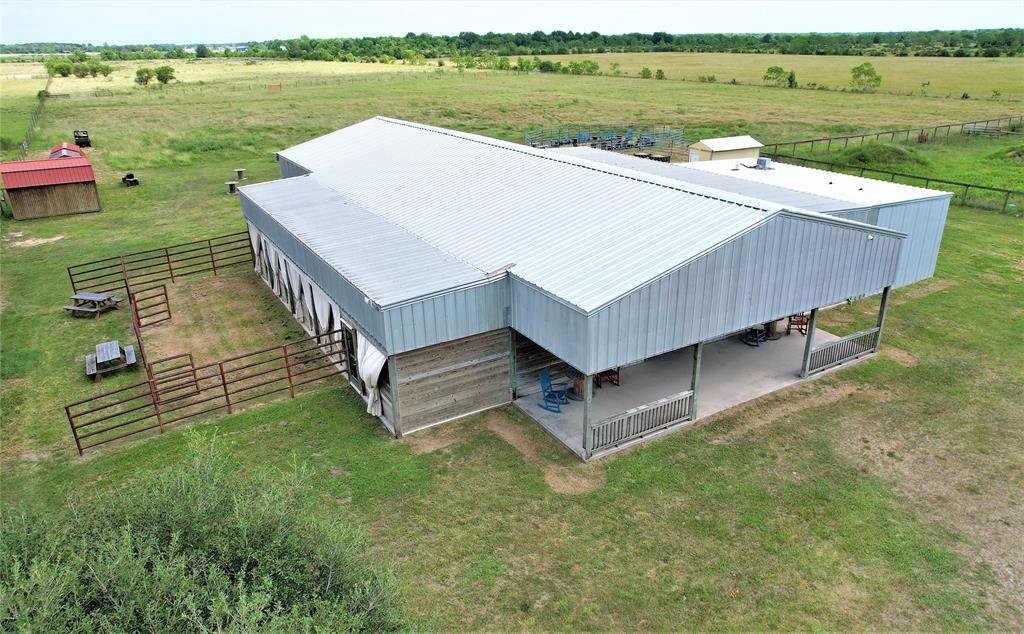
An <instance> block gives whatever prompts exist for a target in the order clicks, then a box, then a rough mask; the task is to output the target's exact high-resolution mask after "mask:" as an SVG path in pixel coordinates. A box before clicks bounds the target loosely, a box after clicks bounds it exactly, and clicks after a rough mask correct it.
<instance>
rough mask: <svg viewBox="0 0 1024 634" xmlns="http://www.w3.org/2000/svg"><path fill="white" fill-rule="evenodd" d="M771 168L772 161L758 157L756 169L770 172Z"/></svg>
mask: <svg viewBox="0 0 1024 634" xmlns="http://www.w3.org/2000/svg"><path fill="white" fill-rule="evenodd" d="M771 168H772V160H771V159H770V158H767V157H764V156H760V157H758V159H757V169H759V170H770V169H771Z"/></svg>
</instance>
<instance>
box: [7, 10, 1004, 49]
mask: <svg viewBox="0 0 1024 634" xmlns="http://www.w3.org/2000/svg"><path fill="white" fill-rule="evenodd" d="M1022 24H1024V0H974V1H952V0H921V1H898V0H891V1H869V0H859V1H847V0H808V1H793V0H781V1H770V0H765V1H757V0H727V1H719V2H710V1H703V0H694V1H690V2H686V1H678V0H677V1H675V2H668V1H665V2H630V1H628V0H618V1H617V2H606V1H604V0H586V1H577V2H566V1H558V0H542V1H533V0H517V1H514V2H513V1H503V0H500V1H493V2H450V1H445V2H427V1H422V2H415V1H408V0H404V1H403V0H392V1H377V2H339V1H333V0H293V1H285V0H244V1H243V0H231V1H228V2H224V1H217V0H206V1H195V0H99V1H89V0H0V42H3V43H4V44H14V43H21V42H80V43H92V44H101V43H104V42H106V43H110V44H140V43H178V44H196V43H203V42H205V43H229V42H247V41H253V40H268V39H273V38H289V37H297V36H299V35H308V36H310V37H359V36H371V35H404V34H406V33H408V32H409V31H412V32H415V33H422V32H427V33H431V34H434V35H449V34H457V33H459V32H460V31H475V32H477V33H486V32H487V31H494V32H516V31H522V32H532V31H537V30H540V31H552V30H562V31H570V30H571V31H599V32H601V33H628V32H635V31H638V32H644V33H650V32H652V31H667V32H669V33H764V32H766V31H769V32H789V33H796V32H809V31H818V32H829V31H904V30H920V31H924V30H929V29H976V28H995V27H1011V26H1012V27H1019V26H1022Z"/></svg>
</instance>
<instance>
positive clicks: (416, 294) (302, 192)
mask: <svg viewBox="0 0 1024 634" xmlns="http://www.w3.org/2000/svg"><path fill="white" fill-rule="evenodd" d="M279 160H280V162H281V169H282V173H283V175H284V176H286V178H283V179H281V180H278V181H272V182H267V183H260V184H255V185H248V186H245V187H242V188H240V192H241V202H242V210H243V213H244V215H245V218H246V221H247V223H248V226H249V232H250V237H251V239H252V243H253V250H254V252H255V254H256V260H257V264H256V269H257V271H258V272H259V273H260V274H261V275H262V276H263V277H264V279H265V280H266V281H267V283H268V284H269V285H270V286H271V287H272V288H273V289H274V291H275V292H276V293H277V294H278V296H279V297H280V298H281V300H282V301H283V302H284V303H285V305H286V306H288V307H289V310H291V311H292V313H293V314H294V315H295V316H296V318H297V319H298V320H299V321H300V322H301V323H303V325H304V326H305V327H306V328H307V329H308V330H309V331H310V332H314V333H327V332H331V331H334V330H336V329H339V328H341V329H342V334H340V335H337V336H335V340H334V341H331V342H325V345H332V346H339V347H340V348H341V349H342V350H343V351H344V356H345V358H346V365H347V370H348V371H349V378H350V381H351V382H352V385H353V387H354V388H355V389H356V390H357V391H358V392H359V393H360V394H362V395H363V397H364V398H365V400H366V402H367V410H368V411H369V412H371V413H373V414H375V415H377V416H379V417H380V418H381V420H382V421H383V422H384V424H385V425H386V426H387V427H388V429H390V430H391V431H392V433H394V434H396V435H402V434H407V433H410V432H413V431H416V430H419V429H423V428H425V427H428V426H431V425H436V424H439V423H443V422H446V421H449V420H453V419H455V418H459V417H462V416H465V415H467V414H470V413H473V412H477V411H481V410H484V409H488V408H491V407H495V406H498V405H502V404H506V403H515V404H516V405H518V406H520V407H521V408H522V409H523V411H525V412H526V413H528V414H529V415H531V416H532V417H533V418H534V419H535V420H537V422H538V423H540V424H541V425H542V426H543V427H544V428H545V429H546V430H547V431H549V432H550V433H551V434H552V435H553V436H555V437H556V438H558V439H559V440H560V441H562V442H563V443H564V444H565V445H566V446H567V447H568V448H569V449H570V450H571V451H573V452H574V453H576V454H577V455H578V456H579V457H581V458H582V459H584V460H586V459H589V458H592V457H595V456H600V455H604V454H606V453H609V452H612V451H615V450H617V449H620V448H622V447H625V446H628V445H630V444H632V443H635V442H639V441H641V440H644V439H647V438H651V437H653V436H657V435H660V434H663V433H667V432H668V431H671V430H673V429H676V428H678V427H680V426H684V425H686V424H688V423H690V422H692V421H693V420H694V419H695V418H696V417H697V413H698V402H700V403H701V404H700V406H699V411H700V412H701V413H702V414H706V413H708V412H709V411H714V408H718V409H721V407H722V406H728V405H729V404H730V401H732V402H740V401H742V400H747V399H748V398H753V397H756V396H757V395H758V394H763V393H765V392H766V391H771V390H773V389H778V387H779V386H780V385H784V384H786V382H787V381H788V382H793V381H796V380H798V379H799V377H801V376H808V375H810V374H813V373H816V372H820V371H823V370H825V369H828V368H830V367H833V366H835V365H837V364H839V363H843V362H845V361H848V360H851V359H854V358H857V357H860V356H863V355H865V354H869V353H871V352H873V351H875V350H876V349H877V347H878V344H879V340H880V337H881V333H882V327H883V319H884V315H885V306H886V300H887V298H888V290H889V288H891V287H892V285H893V284H894V281H895V279H896V272H897V265H898V262H899V259H900V252H901V247H902V245H903V242H904V239H905V234H904V233H902V232H899V231H894V230H891V229H888V228H884V227H879V226H875V225H871V224H866V223H862V222H857V221H854V220H850V219H847V218H842V217H836V216H832V215H827V214H823V213H819V212H816V211H810V210H807V209H803V208H800V207H796V206H789V205H785V204H779V203H775V202H766V201H764V200H761V199H758V198H753V197H747V196H743V195H740V194H736V193H731V192H727V191H724V190H722V189H716V188H712V187H707V186H702V185H696V184H689V183H683V182H681V181H679V180H677V179H673V178H666V177H664V176H660V175H656V174H650V173H644V172H642V171H638V170H635V169H629V168H624V167H619V166H615V165H608V164H606V163H601V162H597V161H594V160H590V159H587V158H579V157H576V156H571V155H564V154H556V153H552V152H550V151H546V150H537V149H533V148H530V147H526V146H522V145H516V144H513V143H507V142H504V141H500V140H495V139H491V138H486V137H481V136H476V135H472V134H466V133H462V132H456V131H452V130H446V129H443V128H436V127H431V126H426V125H420V124H415V123H409V122H405V121H399V120H395V119H388V118H383V117H376V118H374V119H370V120H367V121H364V122H362V123H358V124H355V125H352V126H349V127H347V128H344V129H342V130H338V131H336V132H333V133H331V134H327V135H325V136H322V137H319V138H317V139H313V140H311V141H309V142H306V143H303V144H300V145H298V146H295V147H293V148H289V149H287V150H284V151H282V152H281V153H280V154H279ZM288 176H290V177H288ZM879 291H881V292H882V301H881V306H880V309H879V318H878V323H877V325H876V326H875V327H873V328H870V329H867V330H865V331H863V332H859V333H855V334H853V335H850V336H848V337H843V338H835V337H832V336H831V335H828V334H827V333H821V332H820V331H817V330H816V329H815V323H814V322H815V318H816V315H817V310H818V308H819V307H822V306H828V305H831V304H834V303H836V302H840V301H843V300H845V299H847V298H851V297H857V296H862V295H868V294H872V293H876V292H879ZM790 316H794V317H796V319H795V320H794V323H795V324H796V326H795V327H796V328H798V329H802V330H803V331H804V332H806V337H800V336H799V335H795V336H790V337H784V336H781V335H780V336H779V337H778V341H770V342H768V341H766V339H765V337H764V334H765V332H767V331H768V330H770V329H769V326H770V325H771V324H774V323H775V322H777V321H778V320H784V319H786V318H787V317H790ZM800 324H803V325H802V327H801V325H800ZM751 335H752V336H753V346H745V345H742V344H741V343H739V342H738V341H737V338H736V337H737V336H743V337H748V336H751ZM747 341H748V343H749V342H750V340H749V339H747ZM760 342H765V343H763V344H761V343H760ZM755 346H756V347H755ZM545 369H546V370H547V373H546V374H548V375H550V377H552V378H553V380H554V381H556V382H566V383H571V384H572V385H573V388H574V389H573V390H572V393H571V394H568V395H562V396H561V397H560V398H559V399H558V400H557V403H548V405H549V407H551V410H549V409H543V408H541V407H539V405H540V404H541V403H543V402H544V400H543V398H542V395H541V391H542V390H541V385H540V382H541V377H540V373H541V371H542V370H545ZM762 371H763V372H764V376H763V377H761V376H760V375H758V376H756V377H755V376H753V374H751V373H756V372H762ZM702 377H703V378H702ZM779 377H782V378H779ZM773 381H774V382H773ZM779 381H781V384H780V383H779ZM557 389H559V388H556V390H557ZM705 398H706V401H707V402H705ZM576 399H578V400H576ZM552 410H554V411H552Z"/></svg>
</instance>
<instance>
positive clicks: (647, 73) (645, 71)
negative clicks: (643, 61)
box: [640, 66, 654, 79]
mask: <svg viewBox="0 0 1024 634" xmlns="http://www.w3.org/2000/svg"><path fill="white" fill-rule="evenodd" d="M640 77H641V78H643V79H650V78H651V77H654V73H652V72H651V69H650V68H647V67H646V66H644V67H643V68H641V69H640Z"/></svg>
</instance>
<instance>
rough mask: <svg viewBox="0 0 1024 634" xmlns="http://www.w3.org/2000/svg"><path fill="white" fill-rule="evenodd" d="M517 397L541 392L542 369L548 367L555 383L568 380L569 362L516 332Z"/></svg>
mask: <svg viewBox="0 0 1024 634" xmlns="http://www.w3.org/2000/svg"><path fill="white" fill-rule="evenodd" d="M515 338H516V398H519V397H521V396H530V395H531V394H539V393H540V371H541V370H543V369H544V368H548V369H549V371H550V372H551V380H552V381H554V382H555V383H559V382H563V383H564V382H568V381H569V376H568V374H566V372H567V370H568V369H569V364H568V363H566V362H565V361H562V360H561V359H559V358H558V357H556V356H555V355H553V354H551V353H550V352H548V351H547V350H545V349H544V348H542V347H540V346H538V345H537V344H536V343H534V342H533V341H531V340H530V339H529V338H527V337H525V336H523V335H520V334H518V333H517V334H516V336H515Z"/></svg>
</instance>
